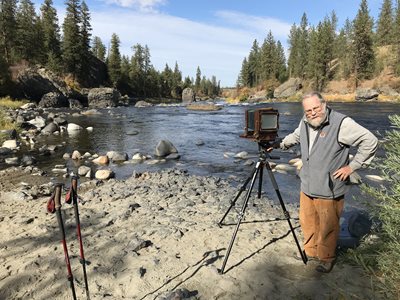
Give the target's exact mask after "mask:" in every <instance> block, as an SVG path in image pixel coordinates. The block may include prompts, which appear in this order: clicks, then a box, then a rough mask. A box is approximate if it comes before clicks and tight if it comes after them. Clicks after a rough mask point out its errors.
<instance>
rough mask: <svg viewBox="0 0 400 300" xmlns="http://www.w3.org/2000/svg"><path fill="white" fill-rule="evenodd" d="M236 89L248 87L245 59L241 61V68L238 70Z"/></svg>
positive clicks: (248, 76)
mask: <svg viewBox="0 0 400 300" xmlns="http://www.w3.org/2000/svg"><path fill="white" fill-rule="evenodd" d="M237 86H238V87H245V86H250V70H249V63H248V62H247V57H245V58H244V59H243V62H242V68H241V69H240V73H239V78H238V80H237Z"/></svg>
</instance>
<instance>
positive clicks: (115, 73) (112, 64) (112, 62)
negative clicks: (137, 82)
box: [107, 33, 121, 86]
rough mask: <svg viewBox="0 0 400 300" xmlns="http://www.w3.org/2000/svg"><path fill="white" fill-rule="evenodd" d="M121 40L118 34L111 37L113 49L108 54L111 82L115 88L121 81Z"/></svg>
mask: <svg viewBox="0 0 400 300" xmlns="http://www.w3.org/2000/svg"><path fill="white" fill-rule="evenodd" d="M119 45H120V40H119V37H118V35H117V34H115V33H113V34H112V36H111V49H110V52H109V54H108V59H107V67H108V74H109V77H110V80H111V82H112V84H113V85H114V86H117V85H118V82H119V81H120V80H121V54H120V51H119Z"/></svg>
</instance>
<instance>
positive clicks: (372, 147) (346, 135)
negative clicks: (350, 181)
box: [280, 117, 378, 171]
mask: <svg viewBox="0 0 400 300" xmlns="http://www.w3.org/2000/svg"><path fill="white" fill-rule="evenodd" d="M304 120H305V119H304V118H303V119H302V120H301V121H300V124H299V126H298V127H297V128H296V129H295V130H294V132H293V133H291V134H289V135H287V136H286V137H285V138H284V139H283V140H282V143H281V145H280V146H281V148H282V149H287V148H289V147H291V146H294V145H296V144H298V143H299V142H300V125H301V122H304ZM309 129H310V130H309V139H310V141H309V151H310V150H311V148H312V146H313V144H314V140H315V137H316V136H317V133H318V128H316V129H315V128H313V127H311V126H309ZM338 141H339V143H341V144H343V145H348V146H352V147H357V153H356V154H355V156H354V158H353V160H352V161H351V162H350V163H349V166H350V167H351V169H352V170H353V171H356V170H358V169H360V168H361V167H363V168H364V167H367V166H368V165H369V164H370V163H371V161H372V159H373V158H374V156H375V152H376V149H377V147H378V139H377V138H376V137H375V136H374V135H373V134H372V133H371V132H370V131H369V130H368V129H366V128H364V127H363V126H361V125H360V124H358V123H357V122H355V121H354V120H353V119H352V118H350V117H347V118H345V119H343V122H342V124H341V125H340V130H339V135H338Z"/></svg>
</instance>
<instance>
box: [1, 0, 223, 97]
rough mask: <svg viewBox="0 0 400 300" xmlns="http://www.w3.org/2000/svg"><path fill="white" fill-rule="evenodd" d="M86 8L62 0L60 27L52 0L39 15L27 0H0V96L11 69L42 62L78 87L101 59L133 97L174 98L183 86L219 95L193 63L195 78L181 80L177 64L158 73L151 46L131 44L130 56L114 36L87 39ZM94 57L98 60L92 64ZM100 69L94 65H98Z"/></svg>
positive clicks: (200, 93)
mask: <svg viewBox="0 0 400 300" xmlns="http://www.w3.org/2000/svg"><path fill="white" fill-rule="evenodd" d="M91 31H92V27H91V24H90V12H89V8H88V6H87V5H86V3H85V1H81V2H80V0H67V1H66V16H65V19H64V22H63V24H62V35H61V33H60V32H61V29H60V26H59V22H58V17H57V11H56V9H55V8H54V7H53V2H52V0H44V2H43V4H42V5H41V7H40V13H39V15H38V14H37V13H36V11H35V7H34V4H33V3H32V2H31V1H30V0H20V1H18V2H17V0H1V1H0V95H6V94H8V93H9V92H10V89H12V86H13V84H12V81H11V73H10V67H11V66H16V65H26V64H28V65H42V66H45V67H46V68H47V69H49V70H51V71H53V72H55V73H56V74H58V75H60V76H63V77H67V76H68V75H69V77H72V81H73V83H71V84H75V83H76V82H77V83H79V84H80V85H81V86H82V87H85V86H88V85H90V83H88V81H87V76H88V74H89V73H90V72H92V73H93V68H94V67H95V66H96V65H97V66H98V62H99V61H101V62H103V63H104V64H105V66H106V68H103V69H104V70H106V71H103V72H106V73H107V74H103V75H106V76H100V77H105V78H108V81H107V82H106V84H109V85H113V86H114V87H116V88H118V89H120V91H121V92H122V93H124V94H128V95H133V96H138V97H166V98H170V97H172V98H179V97H181V94H182V90H183V89H184V88H186V87H192V88H193V89H194V91H195V92H196V94H197V95H198V96H214V95H218V94H219V93H220V87H219V82H217V79H216V77H215V76H212V77H211V79H208V78H206V77H205V76H202V74H201V70H200V67H197V72H196V78H195V79H193V78H190V77H186V78H185V79H182V73H181V71H180V70H179V67H178V63H175V67H174V69H173V70H172V69H171V68H170V67H169V66H168V64H166V65H165V68H164V70H162V71H161V72H160V71H158V70H156V69H155V68H154V66H153V65H152V64H151V61H150V50H149V48H148V47H147V45H146V46H142V45H140V44H136V45H134V46H133V47H132V51H133V54H132V56H131V57H128V56H126V55H121V54H120V50H119V46H120V40H119V37H118V35H117V34H113V35H112V38H111V45H110V49H108V51H107V48H106V47H105V45H104V44H103V42H102V41H101V39H100V38H99V37H97V36H94V37H92V35H91ZM96 61H97V62H96ZM98 70H99V69H98Z"/></svg>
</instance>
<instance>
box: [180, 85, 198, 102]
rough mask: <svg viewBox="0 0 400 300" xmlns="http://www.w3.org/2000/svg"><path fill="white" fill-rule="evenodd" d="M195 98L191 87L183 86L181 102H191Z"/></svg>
mask: <svg viewBox="0 0 400 300" xmlns="http://www.w3.org/2000/svg"><path fill="white" fill-rule="evenodd" d="M194 100H195V93H194V91H193V89H191V88H185V89H184V90H183V91H182V102H183V103H191V102H193V101H194Z"/></svg>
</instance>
